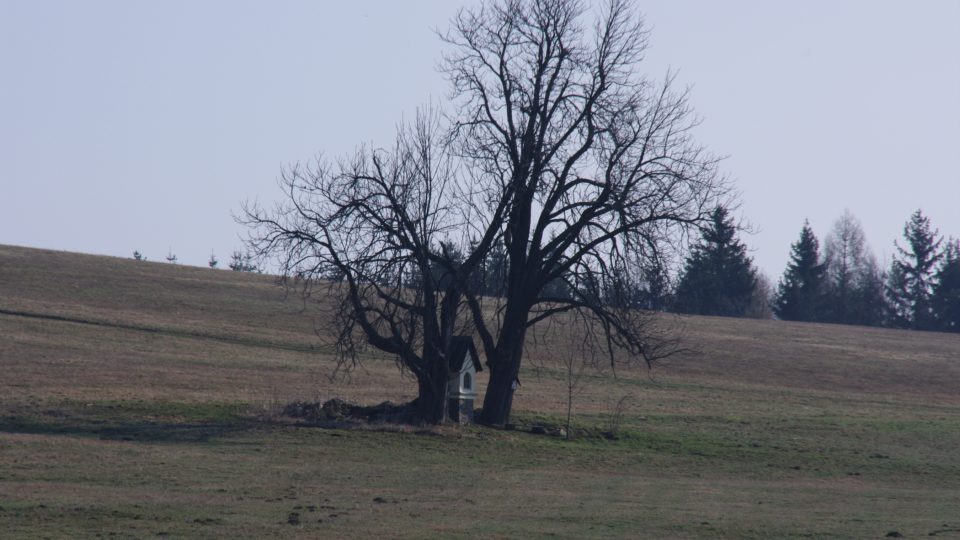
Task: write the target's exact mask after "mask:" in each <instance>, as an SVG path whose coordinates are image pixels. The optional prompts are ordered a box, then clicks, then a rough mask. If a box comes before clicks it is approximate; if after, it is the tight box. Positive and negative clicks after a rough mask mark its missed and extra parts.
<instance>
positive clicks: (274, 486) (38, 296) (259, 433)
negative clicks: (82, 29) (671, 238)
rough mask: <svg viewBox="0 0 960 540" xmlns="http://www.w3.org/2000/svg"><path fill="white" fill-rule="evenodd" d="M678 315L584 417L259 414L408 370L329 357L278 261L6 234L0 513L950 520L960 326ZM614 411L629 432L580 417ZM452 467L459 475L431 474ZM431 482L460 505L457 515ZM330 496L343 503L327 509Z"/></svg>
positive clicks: (101, 521) (7, 523) (955, 502)
mask: <svg viewBox="0 0 960 540" xmlns="http://www.w3.org/2000/svg"><path fill="white" fill-rule="evenodd" d="M671 320H674V319H673V318H671ZM676 321H678V322H679V323H681V325H682V327H683V328H684V331H685V334H686V343H687V345H688V346H691V347H693V348H695V349H697V350H698V351H699V353H698V354H689V355H686V356H684V357H680V358H676V359H672V360H671V361H670V362H668V363H667V364H665V365H662V366H660V367H657V368H656V369H654V370H653V371H647V370H646V369H643V368H640V367H637V368H634V369H621V370H618V372H617V374H616V377H613V375H612V373H610V372H609V370H606V371H605V372H594V371H586V372H585V373H584V375H583V376H582V377H581V378H580V380H579V382H578V386H577V388H576V390H577V392H576V395H575V397H574V401H573V412H574V420H575V424H576V425H577V426H578V427H579V428H580V430H579V433H581V434H582V436H581V437H580V438H578V439H576V440H574V441H569V442H567V441H562V440H560V439H555V438H551V437H533V436H530V435H526V434H522V433H509V432H496V431H491V430H485V429H465V430H456V429H455V430H452V431H451V430H449V429H448V430H441V431H440V433H441V435H442V436H441V437H428V438H424V437H420V436H416V435H413V434H410V433H404V432H402V431H401V433H382V432H366V431H360V432H356V431H346V432H340V431H333V432H328V431H326V430H301V429H297V428H296V427H294V426H290V425H289V423H288V422H284V421H281V420H279V419H276V418H274V417H272V416H271V414H272V413H274V412H275V411H276V409H277V408H278V407H279V405H281V404H283V403H287V402H289V401H293V400H295V399H305V400H325V399H328V398H330V397H335V396H336V397H344V398H347V399H351V400H355V401H361V402H366V403H377V402H380V401H383V400H388V399H389V400H393V401H400V400H404V399H410V398H411V397H413V395H414V392H415V383H414V382H413V381H412V380H411V379H410V378H409V377H404V376H402V375H401V374H400V373H399V372H398V371H397V369H396V367H395V365H394V363H393V361H392V360H391V359H389V358H382V357H378V356H376V355H372V356H369V357H367V358H365V359H364V362H363V366H362V368H360V369H357V370H355V371H354V372H353V373H351V374H350V375H349V376H348V377H345V378H344V377H336V378H331V377H330V375H331V374H332V373H333V367H334V361H333V357H332V356H331V354H330V351H329V348H328V347H327V346H326V345H324V343H323V341H324V340H323V339H321V338H322V336H323V335H325V333H326V332H327V330H326V326H325V324H324V319H323V316H322V310H319V309H317V307H316V306H314V305H312V304H304V303H303V302H302V301H301V300H300V299H299V298H298V297H297V295H296V294H287V293H286V292H285V291H284V290H283V289H282V288H280V287H279V286H277V285H276V284H275V283H274V282H273V280H272V278H270V277H269V276H262V275H255V274H243V273H236V272H230V271H224V270H211V269H205V268H193V267H183V266H175V265H170V264H161V263H148V262H138V261H133V260H125V259H117V258H110V257H99V256H90V255H80V254H73V253H63V252H54V251H47V250H37V249H29V248H21V247H11V246H0V419H2V420H0V528H3V529H5V530H8V531H13V534H14V536H23V537H34V536H37V535H38V534H39V533H41V532H43V533H46V534H51V535H53V536H76V535H80V536H88V535H89V533H91V532H92V531H93V530H98V531H101V532H102V531H115V532H118V533H122V534H132V535H134V536H145V535H151V536H152V535H154V534H157V533H160V532H165V533H173V534H189V535H200V536H224V537H229V536H236V535H241V536H243V535H247V536H249V535H256V536H288V535H290V534H294V535H297V534H302V535H303V536H305V537H315V536H317V535H323V536H358V535H359V536H367V535H374V534H388V535H392V536H397V535H400V536H409V537H423V536H433V535H437V534H442V535H445V536H461V535H463V536H470V535H472V534H474V533H477V534H480V535H481V536H519V535H522V536H530V535H533V536H537V535H549V534H558V535H561V536H571V537H578V536H606V535H609V536H620V537H622V536H635V535H637V534H638V533H639V532H641V531H643V532H644V535H648V536H660V537H703V536H710V537H758V538H761V537H770V536H805V535H814V536H836V537H865V536H883V534H886V533H887V532H888V531H891V530H898V531H899V532H902V533H904V534H906V533H912V534H924V535H926V534H929V533H933V532H936V533H937V534H938V535H939V536H941V537H942V536H949V535H951V534H955V533H960V521H957V519H956V516H957V515H958V514H956V512H955V509H956V508H960V461H958V459H957V454H956V448H958V447H960V336H957V335H948V334H935V333H922V332H907V331H895V330H883V329H870V328H858V327H844V326H834V325H816V324H802V323H786V322H779V321H753V320H741V319H724V318H708V317H684V318H678V319H676ZM318 334H319V335H320V337H318ZM558 334H560V332H558V331H557V329H556V328H553V329H551V328H546V329H544V330H543V331H541V332H540V333H539V334H537V335H536V336H535V337H536V340H535V343H532V344H531V345H532V346H531V348H530V352H529V356H528V359H527V362H526V367H525V369H524V372H523V373H522V374H521V379H522V381H523V386H522V387H521V388H520V391H519V392H518V395H517V401H516V409H517V418H518V422H519V423H520V425H521V427H522V426H528V425H529V424H530V423H533V422H538V423H546V424H557V423H560V422H562V419H563V415H564V414H565V411H566V400H567V387H566V379H565V371H564V369H563V367H562V365H560V364H559V363H558V359H562V358H563V357H564V354H565V353H566V350H567V349H566V346H565V344H564V342H563V341H562V340H561V339H560V338H559V337H558ZM483 376H484V374H483V373H481V377H480V380H479V381H478V382H479V386H480V389H481V392H482V388H483V382H484V379H483ZM621 400H622V402H623V403H624V404H625V407H624V408H623V410H622V412H623V414H622V417H620V416H619V415H617V414H616V408H617V407H616V406H617V403H618V402H621ZM617 420H619V428H620V431H621V437H620V438H619V439H618V440H616V441H606V440H605V439H602V438H597V437H594V436H591V435H590V434H591V433H596V432H597V431H599V430H606V429H609V428H610V427H611V424H616V423H617V422H616V421H617ZM334 434H336V436H335V437H334V436H333V435H334ZM264 449H269V451H268V452H262V450H264ZM318 452H319V454H317V453H318ZM94 456H96V458H95V459H92V460H91V458H92V457H94ZM317 456H323V458H322V459H320V460H319V461H317V460H316V459H314V458H316V457H317ZM101 459H107V460H112V461H111V463H113V467H110V468H103V466H102V464H100V463H99V462H100V460H101ZM464 468H466V469H464ZM465 471H469V472H465ZM451 475H452V476H451ZM428 478H429V479H428ZM457 489H460V490H461V492H462V493H466V494H467V495H463V496H461V497H459V498H456V500H455V501H454V502H450V500H449V498H448V496H447V495H443V496H441V494H442V493H446V492H448V491H449V490H454V492H456V490H457ZM191 493H203V494H206V495H204V497H201V498H199V499H198V498H197V497H195V496H193V495H191ZM117 494H123V495H122V496H120V495H117ZM321 494H323V495H322V496H321ZM384 494H388V495H384ZM288 495H290V496H291V497H293V498H288ZM278 497H279V498H278ZM375 498H379V499H384V500H387V501H396V502H395V503H388V504H382V503H379V502H375V503H371V501H373V500H374V499H375ZM274 499H276V500H274ZM307 499H309V500H310V501H312V502H309V504H308V503H307V502H305V501H306V500H307ZM323 499H329V500H330V501H339V502H337V503H336V504H334V503H333V502H330V501H328V502H327V503H323ZM294 500H298V501H301V504H294V503H292V502H291V503H290V504H289V505H287V506H289V507H284V508H279V506H282V505H280V504H279V503H280V501H294ZM318 501H319V502H318ZM467 501H471V502H467ZM320 503H323V504H320ZM440 505H452V506H450V507H449V508H448V509H449V510H451V512H449V513H446V512H445V516H446V517H441V516H437V508H439V506H440ZM296 506H300V507H301V508H299V509H298V508H295V507H296ZM311 506H313V507H314V510H309V508H310V507H311ZM320 506H336V507H337V508H338V509H339V510H337V511H328V512H326V513H324V516H326V517H323V516H320V515H319V514H316V515H313V514H315V513H317V512H320V510H318V508H319V507H320ZM520 506H522V507H523V508H524V509H525V510H524V511H523V512H519V511H518V508H519V507H520ZM72 508H78V509H80V510H71V509H72ZM445 508H446V507H445ZM328 510H329V509H328ZM341 512H342V513H341ZM293 513H296V514H298V517H297V518H296V519H294V518H292V517H290V515H292V514H293ZM146 514H150V515H151V516H153V517H154V518H156V519H154V520H153V521H151V520H149V519H146V518H145V517H144V515H146ZM308 514H310V515H309V517H310V518H311V521H310V523H309V526H308V523H307V520H306V518H307V517H308ZM329 514H338V516H339V518H338V517H336V516H334V517H330V515H329ZM447 514H449V515H447ZM425 515H428V516H435V518H431V519H422V516H425ZM457 515H461V516H463V515H469V516H470V517H469V519H466V520H462V519H458V518H457V517H456V516H457ZM136 516H140V518H139V519H135V517H136ZM211 516H213V517H211ZM417 516H421V517H419V518H418V517H417ZM321 518H322V520H321V521H317V519H321ZM203 520H214V521H210V522H204V521H203ZM951 520H952V521H951ZM294 521H295V522H296V523H294ZM207 525H215V526H209V527H208V526H207ZM91 527H92V528H91ZM954 528H955V529H957V530H956V531H953V529H954ZM397 531H400V532H399V533H398V532H397ZM391 532H392V533H393V534H391Z"/></svg>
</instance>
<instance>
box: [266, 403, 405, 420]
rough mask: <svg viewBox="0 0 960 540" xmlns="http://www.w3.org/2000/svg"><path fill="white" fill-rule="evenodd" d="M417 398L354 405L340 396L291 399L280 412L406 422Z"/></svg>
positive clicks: (293, 415) (303, 417) (315, 417)
mask: <svg viewBox="0 0 960 540" xmlns="http://www.w3.org/2000/svg"><path fill="white" fill-rule="evenodd" d="M415 407H416V401H415V400H414V401H411V402H410V403H401V404H396V403H392V402H390V401H384V402H383V403H380V404H379V405H371V406H365V405H357V404H356V403H350V402H348V401H344V400H342V399H337V398H334V399H331V400H329V401H327V402H325V403H323V404H321V403H320V402H313V403H309V402H305V401H294V402H293V403H290V404H288V405H286V406H285V407H284V408H283V411H282V412H281V414H283V416H287V417H290V418H297V419H300V420H305V421H307V422H311V423H318V424H324V423H328V422H330V423H344V422H346V423H350V422H355V423H390V424H409V423H412V422H413V417H414V409H415Z"/></svg>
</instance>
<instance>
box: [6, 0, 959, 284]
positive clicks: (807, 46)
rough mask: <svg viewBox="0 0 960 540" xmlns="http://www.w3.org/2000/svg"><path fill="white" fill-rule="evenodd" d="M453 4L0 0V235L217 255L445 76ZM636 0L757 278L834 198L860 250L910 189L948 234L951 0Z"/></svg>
mask: <svg viewBox="0 0 960 540" xmlns="http://www.w3.org/2000/svg"><path fill="white" fill-rule="evenodd" d="M470 3H472V2H458V1H450V0H429V1H403V2H401V1H387V0H382V1H374V0H365V1H360V0H354V1H352V2H340V1H329V2H320V1H293V0H285V1H277V2H266V1H263V2H241V1H234V0H221V1H212V0H208V1H186V0H182V1H181V0H173V1H171V0H165V1H156V2H147V1H129V0H116V1H97V0H92V1H85V2H75V1H52V0H23V1H17V0H0V77H2V80H0V243H3V244H15V245H23V246H35V247H42V248H51V249H62V250H70V251H81V252H88V253H98V254H107V255H117V256H124V257H129V256H130V255H131V254H132V252H133V251H134V249H139V250H140V251H142V252H143V253H144V254H146V255H147V256H148V257H149V258H150V259H152V260H162V259H163V257H164V256H165V255H166V254H167V252H168V250H173V252H174V253H176V254H177V256H178V257H179V259H180V261H181V263H186V264H197V265H203V264H205V263H206V260H207V258H208V257H209V255H210V252H211V250H213V251H214V252H216V254H217V255H218V256H219V258H220V259H221V261H226V259H227V258H228V255H229V253H230V251H231V250H233V249H235V248H238V247H240V246H241V242H240V240H239V235H240V234H241V233H242V229H241V228H240V227H239V226H238V225H236V224H234V222H233V220H232V218H231V212H235V211H237V210H238V208H239V205H240V202H241V201H243V200H245V199H253V198H259V199H260V200H261V201H270V200H273V199H274V198H276V196H277V195H278V193H279V192H278V190H277V188H276V184H275V179H276V177H277V175H278V173H279V171H280V168H281V166H283V165H284V164H289V163H292V162H295V161H298V160H306V159H310V158H312V157H314V156H316V155H317V154H318V153H319V152H323V153H324V154H325V155H327V156H331V157H335V156H337V155H339V154H343V153H345V152H349V151H350V150H352V149H353V148H354V146H355V145H357V144H359V143H372V144H375V145H384V146H387V145H389V144H390V143H391V141H392V138H393V133H394V128H395V125H396V123H397V122H398V121H399V120H400V119H401V118H403V117H404V116H406V117H407V118H409V117H410V116H411V115H412V114H413V113H414V111H415V109H416V108H417V106H419V105H422V104H424V103H426V102H427V101H429V100H430V99H431V98H434V99H438V98H442V97H443V96H444V95H445V94H446V91H447V89H446V85H445V83H444V81H443V79H442V77H441V76H440V75H439V74H438V73H437V72H436V71H435V65H436V60H437V59H438V57H439V51H440V42H439V41H438V40H437V38H436V37H435V35H434V34H433V32H432V31H431V29H433V28H444V27H445V26H446V23H447V21H448V20H449V19H450V17H451V16H452V15H453V14H454V12H455V11H456V9H457V8H458V6H459V5H465V4H470ZM637 5H638V7H639V9H640V10H641V11H642V12H643V13H644V14H645V16H646V19H647V22H648V23H649V25H650V26H651V27H652V28H653V35H652V41H651V48H650V50H649V53H648V58H647V62H646V66H645V69H646V71H647V72H648V73H650V74H651V75H654V76H661V75H662V74H663V73H665V72H666V70H667V69H668V68H671V67H672V68H674V69H677V70H679V72H680V76H679V79H680V81H681V83H683V84H688V85H692V86H693V99H692V101H693V104H694V105H695V107H696V109H697V111H698V112H699V114H700V115H701V116H702V117H703V118H704V121H705V122H704V124H703V126H702V128H701V129H700V138H701V140H702V141H703V142H705V143H706V144H707V145H708V146H709V147H710V148H711V149H712V150H714V151H715V152H717V153H720V154H725V155H729V156H730V158H729V159H728V160H727V161H726V162H725V165H724V170H725V172H726V173H727V174H728V175H729V176H730V177H731V178H733V179H735V180H736V182H737V185H738V187H739V189H740V191H741V192H742V201H743V204H742V207H741V208H740V214H741V216H742V217H743V218H745V219H746V220H747V221H749V222H750V223H751V224H752V225H753V227H754V228H755V229H756V233H755V234H752V235H748V236H745V237H744V240H745V241H746V243H747V244H748V245H749V246H750V247H751V249H752V250H753V251H752V255H753V257H754V259H755V261H756V262H757V264H758V266H760V268H761V269H762V270H763V271H764V272H765V273H766V274H767V275H768V276H769V277H770V278H772V279H773V280H776V279H777V278H778V277H779V276H780V274H781V273H782V272H783V268H784V265H785V264H786V261H787V257H788V253H789V249H790V243H791V242H794V241H795V240H796V239H797V237H798V235H799V231H800V227H801V226H802V224H803V220H804V219H805V218H809V220H810V223H811V225H812V226H813V228H814V231H815V232H816V233H817V235H818V236H819V237H820V238H821V241H822V240H823V238H824V237H825V236H826V234H827V232H828V231H829V228H830V226H831V224H832V223H833V221H834V220H835V219H836V218H838V217H839V216H840V214H841V213H842V212H843V210H844V208H849V209H850V210H851V211H852V212H853V213H854V214H855V215H856V216H857V217H859V218H860V220H861V221H862V223H863V226H864V229H865V230H866V233H867V238H868V240H869V242H870V244H871V246H872V248H873V249H874V251H875V252H876V254H877V255H878V257H880V258H881V260H882V261H883V260H884V258H885V257H886V260H887V261H888V260H889V256H890V255H891V254H892V251H893V246H892V243H893V240H894V239H895V238H899V237H900V234H901V229H902V227H903V223H904V222H905V221H906V220H907V218H908V217H909V214H910V213H911V212H912V211H914V210H915V209H917V208H922V209H923V211H924V212H925V213H926V214H927V215H928V216H930V218H931V219H932V221H933V223H934V225H935V226H936V227H938V228H939V229H940V231H941V232H942V233H944V234H945V235H953V236H960V30H958V29H960V0H917V1H914V2H907V1H898V2H893V1H872V0H857V1H853V0H850V1H837V0H834V1H822V0H813V1H809V0H808V1H804V2H770V1H762V0H756V1H729V0H728V1H725V2H713V1H677V0H672V1H668V0H654V1H647V2H643V1H640V2H638V3H637Z"/></svg>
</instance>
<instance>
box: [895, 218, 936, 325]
mask: <svg viewBox="0 0 960 540" xmlns="http://www.w3.org/2000/svg"><path fill="white" fill-rule="evenodd" d="M903 238H904V239H905V240H906V241H907V246H906V248H903V247H900V245H899V244H897V243H896V242H894V246H896V248H897V252H898V254H897V255H895V256H894V260H893V263H892V264H891V266H890V276H889V278H888V281H887V295H888V296H889V298H890V322H891V324H893V325H894V326H899V327H903V328H913V329H916V330H928V329H931V328H932V327H933V326H934V321H933V314H932V311H931V306H930V297H931V295H932V293H933V283H934V272H935V271H936V268H937V263H938V262H939V261H940V259H941V258H942V257H943V253H942V252H941V251H940V244H941V242H942V241H943V238H941V237H939V231H937V230H931V228H930V219H929V218H927V217H926V216H924V215H923V212H921V211H920V210H917V211H916V212H914V213H913V214H912V215H911V216H910V220H909V221H907V223H906V225H904V227H903Z"/></svg>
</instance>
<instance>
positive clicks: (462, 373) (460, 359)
mask: <svg viewBox="0 0 960 540" xmlns="http://www.w3.org/2000/svg"><path fill="white" fill-rule="evenodd" d="M451 345H452V346H451V353H450V357H449V358H448V361H449V362H450V364H449V365H450V379H449V380H448V381H447V410H448V411H449V414H450V419H451V420H453V421H454V422H459V423H461V424H468V423H472V422H473V402H474V400H475V399H477V372H478V371H482V370H483V368H481V367H480V360H479V357H478V356H477V348H476V347H475V346H474V344H473V338H471V337H470V336H457V337H455V338H453V342H452V344H451Z"/></svg>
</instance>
